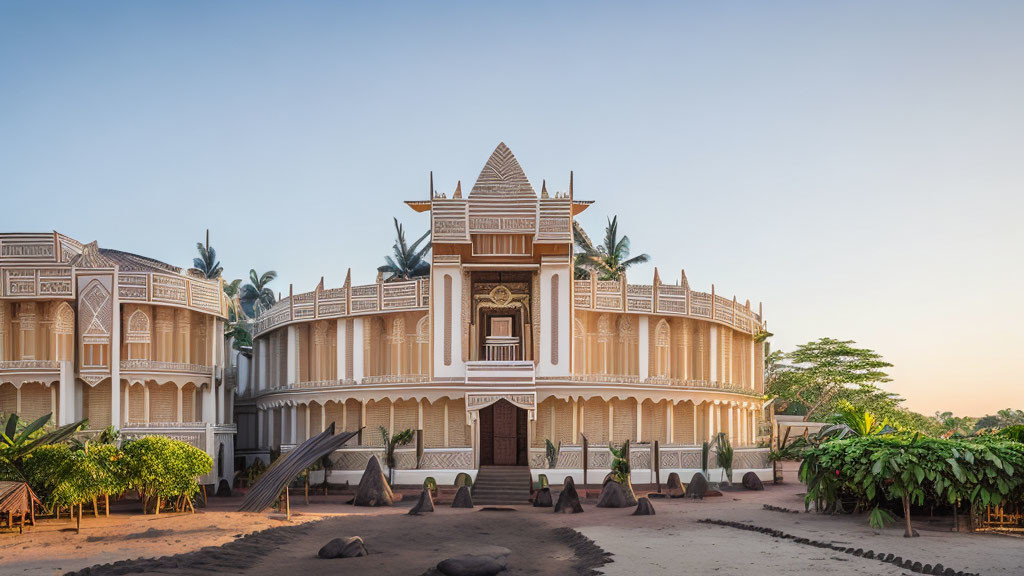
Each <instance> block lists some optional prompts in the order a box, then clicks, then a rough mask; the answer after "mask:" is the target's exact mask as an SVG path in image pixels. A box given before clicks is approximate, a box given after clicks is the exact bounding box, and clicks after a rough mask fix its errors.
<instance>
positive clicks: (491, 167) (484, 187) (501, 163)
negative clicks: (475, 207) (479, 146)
mask: <svg viewBox="0 0 1024 576" xmlns="http://www.w3.org/2000/svg"><path fill="white" fill-rule="evenodd" d="M478 194H482V195H487V196H528V197H531V198H536V197H537V194H536V193H535V192H534V191H533V186H531V185H530V181H529V180H528V179H527V178H526V174H524V173H523V168H522V167H521V166H520V165H519V161H517V160H516V157H515V156H514V155H512V151H511V150H509V148H508V146H506V145H505V143H504V142H502V143H500V144H498V147H497V148H495V149H494V152H493V153H492V154H491V157H490V158H488V159H487V163H486V164H484V167H483V169H482V170H481V171H480V176H479V177H478V178H477V179H476V184H474V185H473V189H472V191H470V193H469V195H470V197H471V198H472V197H473V196H475V195H478Z"/></svg>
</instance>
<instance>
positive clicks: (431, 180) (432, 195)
mask: <svg viewBox="0 0 1024 576" xmlns="http://www.w3.org/2000/svg"><path fill="white" fill-rule="evenodd" d="M427 197H428V198H433V197H434V171H433V170H431V171H430V194H429V195H428V196H427Z"/></svg>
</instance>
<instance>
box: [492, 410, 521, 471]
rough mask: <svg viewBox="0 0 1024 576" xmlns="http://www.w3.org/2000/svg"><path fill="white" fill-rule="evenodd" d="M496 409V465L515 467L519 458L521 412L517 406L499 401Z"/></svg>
mask: <svg viewBox="0 0 1024 576" xmlns="http://www.w3.org/2000/svg"><path fill="white" fill-rule="evenodd" d="M493 408H494V465H495V466H515V465H516V464H517V458H518V456H519V450H518V446H517V442H516V436H517V432H518V426H516V416H517V414H516V413H517V412H518V411H519V410H518V409H517V408H516V407H515V406H513V405H512V404H510V403H508V402H506V401H505V400H499V401H498V402H497V403H496V404H494V405H493Z"/></svg>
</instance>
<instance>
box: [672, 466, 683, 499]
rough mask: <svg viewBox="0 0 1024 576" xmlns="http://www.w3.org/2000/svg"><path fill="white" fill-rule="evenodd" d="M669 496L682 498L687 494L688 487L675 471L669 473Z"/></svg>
mask: <svg viewBox="0 0 1024 576" xmlns="http://www.w3.org/2000/svg"><path fill="white" fill-rule="evenodd" d="M668 496H669V498H682V497H683V496H686V488H685V487H683V483H682V482H681V481H680V480H679V474H677V473H675V472H673V473H671V474H669V475H668Z"/></svg>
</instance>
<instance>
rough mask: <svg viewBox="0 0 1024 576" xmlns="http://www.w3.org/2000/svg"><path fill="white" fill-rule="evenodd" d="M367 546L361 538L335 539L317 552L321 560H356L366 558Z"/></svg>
mask: <svg viewBox="0 0 1024 576" xmlns="http://www.w3.org/2000/svg"><path fill="white" fill-rule="evenodd" d="M366 554H367V552H366V544H364V543H363V539H362V538H360V537H359V536H353V537H351V538H335V539H334V540H331V541H330V542H328V543H327V544H324V547H323V548H321V549H320V551H319V552H317V556H319V557H321V558H355V557H356V556H366Z"/></svg>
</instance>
